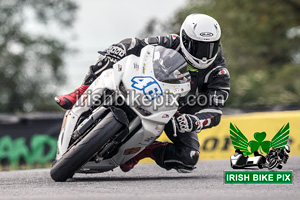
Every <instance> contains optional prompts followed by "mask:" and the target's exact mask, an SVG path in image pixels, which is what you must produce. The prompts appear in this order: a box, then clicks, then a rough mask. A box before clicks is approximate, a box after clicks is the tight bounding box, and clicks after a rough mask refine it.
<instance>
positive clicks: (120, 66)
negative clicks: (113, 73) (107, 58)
mask: <svg viewBox="0 0 300 200" xmlns="http://www.w3.org/2000/svg"><path fill="white" fill-rule="evenodd" d="M122 68H123V66H122V65H120V64H118V71H119V72H120V71H122Z"/></svg>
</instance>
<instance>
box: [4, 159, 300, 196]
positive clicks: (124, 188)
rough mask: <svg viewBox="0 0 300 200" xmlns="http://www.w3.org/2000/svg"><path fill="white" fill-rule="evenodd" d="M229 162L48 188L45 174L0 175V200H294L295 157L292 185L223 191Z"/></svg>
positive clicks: (150, 167) (298, 169) (82, 177)
mask: <svg viewBox="0 0 300 200" xmlns="http://www.w3.org/2000/svg"><path fill="white" fill-rule="evenodd" d="M224 170H232V169H231V168H230V166H229V160H218V161H200V162H199V163H198V165H197V169H195V170H194V172H193V173H190V174H179V173H177V172H176V171H175V170H170V171H166V170H164V169H161V168H159V167H158V166H156V165H155V164H140V165H137V166H136V167H135V168H134V169H133V170H132V171H130V172H128V173H123V172H122V171H121V170H120V169H119V168H117V169H115V170H114V171H112V172H106V173H102V174H88V175H86V174H76V175H75V176H74V177H73V179H69V180H68V181H67V182H64V183H56V182H54V181H53V180H52V179H51V177H50V175H49V171H50V170H49V169H40V170H24V171H10V172H0V199H26V200H27V199H30V200H31V199H39V200H40V199H51V200H53V199H120V200H126V199H130V200H132V199H151V200H156V199H172V200H175V199H186V200H190V199H218V200H226V199H241V200H242V199H251V200H253V199H281V200H282V199H284V200H287V199H300V181H299V177H300V156H297V157H290V159H289V161H288V164H287V165H284V168H283V170H293V185H277V184H276V185H275V184H268V185H259V184H235V185H224V177H223V176H224Z"/></svg>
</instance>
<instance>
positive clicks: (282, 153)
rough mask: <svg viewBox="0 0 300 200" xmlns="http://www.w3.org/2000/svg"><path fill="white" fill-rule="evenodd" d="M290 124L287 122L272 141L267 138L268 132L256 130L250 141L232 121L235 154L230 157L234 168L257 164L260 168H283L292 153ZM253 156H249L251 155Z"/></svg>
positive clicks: (231, 130)
mask: <svg viewBox="0 0 300 200" xmlns="http://www.w3.org/2000/svg"><path fill="white" fill-rule="evenodd" d="M289 129H290V125H289V123H287V124H286V125H284V126H282V128H281V129H280V130H279V131H278V132H277V133H276V134H275V136H274V137H273V138H272V140H271V141H268V140H265V138H266V136H267V134H266V132H256V133H254V135H253V137H254V140H251V141H249V140H248V139H247V138H246V137H245V135H244V134H243V133H242V131H240V129H239V128H238V127H237V126H236V125H233V124H232V123H230V138H231V142H232V144H233V146H234V148H235V149H236V150H235V154H234V155H233V156H231V157H230V163H231V167H232V168H233V169H244V168H247V167H255V166H257V167H258V168H260V169H263V168H267V169H269V170H271V169H274V168H277V169H282V165H283V164H286V163H287V160H288V158H289V153H290V146H289V145H288V139H289V133H290V130H289ZM252 154H253V155H254V156H253V157H249V156H250V155H252Z"/></svg>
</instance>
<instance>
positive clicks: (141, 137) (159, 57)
mask: <svg viewBox="0 0 300 200" xmlns="http://www.w3.org/2000/svg"><path fill="white" fill-rule="evenodd" d="M169 54H170V55H171V56H172V58H173V60H175V61H176V63H177V64H176V63H173V65H174V66H173V68H174V69H173V68H172V66H168V64H167V61H164V60H163V59H164V58H165V57H166V56H168V55H169ZM164 62H165V65H164ZM184 63H185V60H184V58H183V57H182V56H181V55H180V54H179V53H178V52H176V51H174V50H171V49H166V48H164V47H154V46H151V45H148V46H146V47H144V48H143V49H142V51H141V54H140V57H137V56H135V55H129V56H127V57H125V58H124V59H122V60H120V61H119V62H117V63H116V64H115V65H114V66H113V68H112V69H107V70H105V71H103V72H102V74H101V75H100V76H99V77H98V78H97V79H96V80H95V81H94V82H93V84H92V85H91V86H90V87H89V89H88V90H89V92H86V93H85V94H83V95H82V97H81V98H80V99H79V100H78V102H79V103H76V106H74V107H73V108H72V110H71V111H70V112H69V113H68V115H67V118H66V119H67V120H66V123H64V124H65V126H64V127H63V128H62V130H61V133H60V136H59V140H58V153H57V159H59V158H60V157H61V156H62V155H63V154H64V153H65V152H66V151H67V149H68V145H69V143H70V139H71V135H72V133H73V131H74V129H75V126H76V123H77V121H78V118H79V117H80V115H81V114H82V113H84V112H85V111H87V110H89V109H90V107H91V106H92V105H93V104H94V103H95V102H96V101H97V98H95V95H96V94H98V95H99V94H100V95H101V94H102V93H103V91H104V89H109V90H112V91H115V92H116V94H117V96H121V97H122V98H123V99H124V100H125V102H126V104H127V105H128V106H129V107H130V108H131V109H132V110H133V111H134V112H135V113H136V115H137V116H138V117H137V118H136V119H134V120H133V121H131V122H130V124H129V131H130V132H132V131H133V130H135V129H136V128H137V127H141V128H140V129H139V130H137V131H136V133H135V134H134V135H133V136H132V137H131V138H130V139H128V140H127V141H126V142H125V143H124V144H123V145H121V146H120V148H119V150H118V152H117V153H116V154H115V155H114V156H113V157H112V158H109V159H105V160H102V161H101V162H99V163H96V162H94V161H90V162H88V163H87V164H86V165H84V166H83V167H82V169H81V171H80V172H85V173H88V172H95V171H96V172H102V171H108V170H112V169H113V168H115V167H117V166H119V165H121V164H122V163H124V162H126V161H128V160H129V159H131V158H132V157H134V156H135V155H136V154H138V153H139V152H141V151H142V150H143V149H144V148H145V147H147V146H148V145H149V144H151V143H152V142H153V141H154V140H155V139H157V138H158V137H159V136H160V135H161V133H162V132H163V130H164V126H165V124H166V123H168V122H169V120H170V119H171V118H172V116H173V115H174V114H175V112H176V111H177V108H178V105H177V104H174V105H169V106H165V105H161V106H160V107H159V108H157V105H155V103H154V102H155V100H159V99H161V100H162V101H164V100H165V99H164V98H165V97H166V96H167V95H170V94H172V95H179V96H184V95H186V94H187V93H188V92H189V90H190V83H189V80H188V77H183V76H182V74H181V73H180V72H179V70H177V69H181V68H182V67H179V66H177V68H176V65H179V64H181V65H183V64H184ZM159 70H164V71H163V73H160V71H159ZM168 73H169V75H168ZM162 74H163V76H161V75H162ZM185 74H186V73H185ZM158 76H159V77H158ZM178 77H179V78H178ZM158 79H160V80H158ZM174 82H176V83H174ZM122 88H123V89H122ZM122 90H123V91H122ZM124 92H125V93H124ZM127 92H128V93H127ZM130 92H132V93H133V94H134V95H133V96H132V95H129V93H130ZM131 98H132V99H131ZM135 102H143V103H142V104H140V105H135ZM96 110H97V109H96ZM94 112H96V111H94ZM145 112H146V113H147V114H145ZM83 123H84V122H83Z"/></svg>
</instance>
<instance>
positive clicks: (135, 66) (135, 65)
mask: <svg viewBox="0 0 300 200" xmlns="http://www.w3.org/2000/svg"><path fill="white" fill-rule="evenodd" d="M133 69H135V71H138V70H139V69H140V67H139V64H138V63H133Z"/></svg>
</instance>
